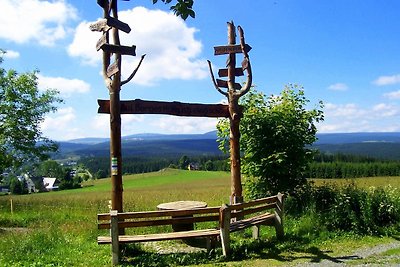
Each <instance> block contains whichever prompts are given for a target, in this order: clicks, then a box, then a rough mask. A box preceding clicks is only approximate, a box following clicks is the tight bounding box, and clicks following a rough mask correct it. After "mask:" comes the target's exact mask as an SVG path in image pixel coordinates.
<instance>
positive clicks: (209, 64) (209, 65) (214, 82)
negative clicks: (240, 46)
mask: <svg viewBox="0 0 400 267" xmlns="http://www.w3.org/2000/svg"><path fill="white" fill-rule="evenodd" d="M207 62H208V67H209V69H210V74H211V81H212V82H213V84H214V86H215V89H217V91H218V92H220V93H221V94H223V95H224V96H226V97H228V93H227V92H224V91H222V90H221V88H219V86H218V85H217V81H216V80H215V77H214V73H213V71H212V67H211V61H210V60H207Z"/></svg>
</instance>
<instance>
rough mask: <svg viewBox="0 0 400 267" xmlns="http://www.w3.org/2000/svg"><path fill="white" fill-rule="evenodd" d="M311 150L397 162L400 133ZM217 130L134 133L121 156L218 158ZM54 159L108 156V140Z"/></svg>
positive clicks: (344, 136) (64, 148) (339, 138)
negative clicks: (196, 156) (180, 132)
mask: <svg viewBox="0 0 400 267" xmlns="http://www.w3.org/2000/svg"><path fill="white" fill-rule="evenodd" d="M317 137H318V141H317V142H315V144H314V145H313V147H315V148H317V149H319V150H320V151H322V152H325V153H332V154H336V153H342V154H355V155H363V156H370V157H378V158H390V159H400V133H397V132H389V133H385V132H382V133H379V132H364V133H321V134H318V135H317ZM216 138H217V134H216V131H212V132H208V133H205V134H171V135H168V134H152V133H147V134H146V133H145V134H135V135H129V136H124V137H123V138H122V153H123V155H124V156H141V157H147V158H148V157H155V156H157V157H159V156H166V157H177V156H182V155H188V156H190V155H193V156H195V155H221V152H220V151H219V150H218V143H217V142H216ZM59 145H60V151H59V153H58V154H57V155H55V157H57V158H66V157H70V156H103V157H106V156H108V155H109V140H108V138H84V139H75V140H70V141H68V142H59Z"/></svg>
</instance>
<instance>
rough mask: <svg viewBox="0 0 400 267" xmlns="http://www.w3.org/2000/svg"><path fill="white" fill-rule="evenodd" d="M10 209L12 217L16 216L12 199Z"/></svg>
mask: <svg viewBox="0 0 400 267" xmlns="http://www.w3.org/2000/svg"><path fill="white" fill-rule="evenodd" d="M10 209H11V215H14V206H13V200H12V198H10Z"/></svg>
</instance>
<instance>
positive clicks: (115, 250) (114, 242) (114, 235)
mask: <svg viewBox="0 0 400 267" xmlns="http://www.w3.org/2000/svg"><path fill="white" fill-rule="evenodd" d="M110 217H111V229H110V235H111V253H112V264H113V265H118V264H119V262H120V250H119V230H118V211H117V210H110Z"/></svg>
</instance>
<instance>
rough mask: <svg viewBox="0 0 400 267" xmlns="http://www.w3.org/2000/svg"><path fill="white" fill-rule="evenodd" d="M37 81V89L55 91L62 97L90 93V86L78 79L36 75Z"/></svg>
mask: <svg viewBox="0 0 400 267" xmlns="http://www.w3.org/2000/svg"><path fill="white" fill-rule="evenodd" d="M37 76H38V79H39V85H38V87H39V89H41V90H45V89H48V88H50V89H56V90H58V91H59V92H60V94H61V95H62V96H63V97H70V96H71V95H72V94H75V93H78V94H82V93H87V92H89V91H90V84H88V83H87V82H85V81H82V80H78V79H67V78H63V77H46V76H43V75H40V74H39V75H37Z"/></svg>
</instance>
